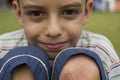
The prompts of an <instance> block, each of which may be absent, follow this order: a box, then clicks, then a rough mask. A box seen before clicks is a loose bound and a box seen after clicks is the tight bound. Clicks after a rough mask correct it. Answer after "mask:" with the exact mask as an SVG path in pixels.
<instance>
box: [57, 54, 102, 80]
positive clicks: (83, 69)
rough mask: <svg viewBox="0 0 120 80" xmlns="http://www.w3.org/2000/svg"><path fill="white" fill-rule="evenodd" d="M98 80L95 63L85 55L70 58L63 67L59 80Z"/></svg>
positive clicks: (97, 70)
mask: <svg viewBox="0 0 120 80" xmlns="http://www.w3.org/2000/svg"><path fill="white" fill-rule="evenodd" d="M78 79H79V80H100V72H99V69H98V66H97V64H96V63H95V61H94V60H93V59H92V58H90V57H88V56H86V55H76V56H73V57H71V58H70V59H69V60H68V61H67V62H66V63H65V65H64V67H63V69H62V71H61V74H60V76H59V80H78Z"/></svg>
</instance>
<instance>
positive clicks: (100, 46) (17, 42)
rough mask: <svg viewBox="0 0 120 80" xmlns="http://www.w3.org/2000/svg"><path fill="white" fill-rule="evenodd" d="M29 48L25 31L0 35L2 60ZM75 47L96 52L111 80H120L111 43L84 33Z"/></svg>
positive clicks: (116, 58) (117, 61)
mask: <svg viewBox="0 0 120 80" xmlns="http://www.w3.org/2000/svg"><path fill="white" fill-rule="evenodd" d="M22 46H28V42H27V39H26V37H25V33H24V30H17V31H14V32H10V33H6V34H2V35H0V59H1V58H3V57H4V56H5V55H6V54H7V53H8V52H9V51H10V50H11V49H13V48H16V47H22ZM75 47H78V48H79V47H80V48H81V47H82V48H87V49H89V50H92V51H94V52H96V53H97V54H98V55H99V56H100V58H101V59H102V62H103V65H104V67H105V70H106V71H107V73H108V76H109V80H120V60H119V57H118V55H117V54H116V52H115V50H114V48H113V46H112V44H111V42H110V41H109V40H108V39H107V38H106V37H104V36H102V35H100V34H95V33H92V32H88V31H83V32H82V34H81V36H80V39H79V40H78V42H77V43H76V46H75Z"/></svg>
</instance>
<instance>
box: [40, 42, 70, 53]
mask: <svg viewBox="0 0 120 80" xmlns="http://www.w3.org/2000/svg"><path fill="white" fill-rule="evenodd" d="M41 43H42V45H43V46H44V47H45V48H47V49H48V50H51V51H57V50H60V49H61V48H62V47H63V46H64V45H65V44H67V43H68V41H64V42H58V43H43V42H41Z"/></svg>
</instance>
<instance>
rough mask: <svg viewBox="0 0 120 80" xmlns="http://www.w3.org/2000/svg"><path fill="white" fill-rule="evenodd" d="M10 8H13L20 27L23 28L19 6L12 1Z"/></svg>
mask: <svg viewBox="0 0 120 80" xmlns="http://www.w3.org/2000/svg"><path fill="white" fill-rule="evenodd" d="M12 7H13V8H14V10H15V12H16V16H17V20H18V22H19V24H20V25H21V26H23V18H22V13H21V9H20V5H19V4H18V2H17V1H16V0H13V3H12Z"/></svg>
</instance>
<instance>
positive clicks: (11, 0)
mask: <svg viewBox="0 0 120 80" xmlns="http://www.w3.org/2000/svg"><path fill="white" fill-rule="evenodd" d="M13 1H14V0H6V2H7V5H8V6H9V7H12V2H13ZM85 1H86V3H87V1H88V0H85Z"/></svg>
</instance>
